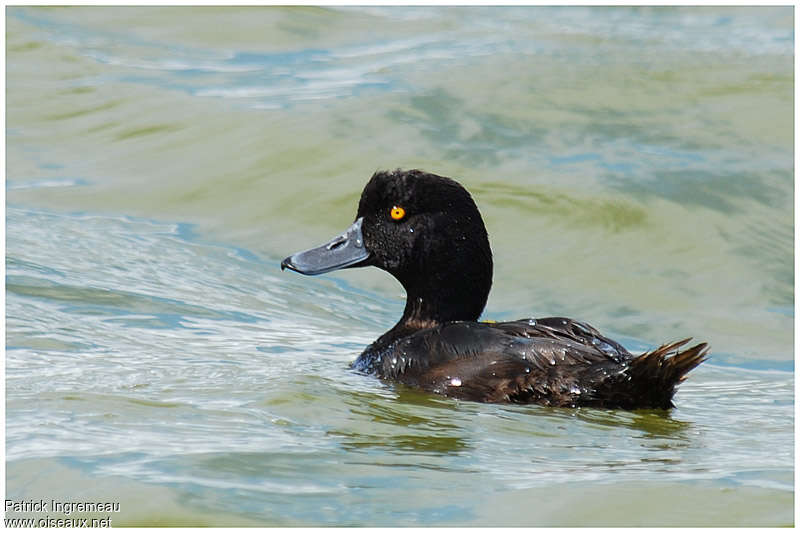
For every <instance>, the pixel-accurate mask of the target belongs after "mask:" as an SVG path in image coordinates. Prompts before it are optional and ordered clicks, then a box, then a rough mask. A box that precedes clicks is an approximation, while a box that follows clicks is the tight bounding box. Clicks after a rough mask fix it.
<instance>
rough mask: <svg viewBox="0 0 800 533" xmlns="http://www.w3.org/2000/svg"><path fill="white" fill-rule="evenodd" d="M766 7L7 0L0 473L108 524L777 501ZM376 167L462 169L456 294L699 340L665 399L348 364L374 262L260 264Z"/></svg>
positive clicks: (775, 139)
mask: <svg viewBox="0 0 800 533" xmlns="http://www.w3.org/2000/svg"><path fill="white" fill-rule="evenodd" d="M792 17H793V11H792V8H790V7H784V8H769V9H767V8H735V9H732V8H717V7H714V8H675V9H660V8H659V9H655V8H653V9H633V8H618V9H605V8H543V7H537V8H503V9H501V8H448V9H443V8H427V7H415V8H377V7H369V8H355V7H353V8H294V9H291V8H276V7H268V8H242V9H238V8H101V7H87V8H55V9H41V8H30V7H26V8H9V9H8V11H7V16H6V25H7V74H6V76H7V130H6V135H7V148H6V149H7V176H6V178H7V182H6V195H7V202H8V205H7V209H6V238H7V243H6V469H7V470H6V471H7V479H6V487H7V494H8V495H7V497H9V498H16V499H22V498H25V499H38V498H45V499H55V500H58V501H86V500H99V501H117V502H120V504H121V505H120V507H121V511H120V512H119V513H116V514H114V516H113V517H112V518H113V520H114V522H113V525H340V526H347V525H440V526H452V525H528V526H539V525H556V526H558V525H650V526H658V525H717V526H721V525H790V524H793V523H794V514H793V499H794V482H793V478H794V463H793V457H794V442H793V435H794V392H793V391H794V374H793V370H794V364H793V349H792V347H793V320H794V272H793V266H792V257H793V251H794V250H793V233H794V227H793V215H794V212H793V204H792V197H793V193H794V183H793V179H794V175H793V164H794V160H793V124H792V116H793V113H792V109H793V104H792V95H793V67H792V65H793V46H794V34H793V20H792ZM393 167H405V168H411V167H419V168H424V169H427V170H430V171H433V172H437V173H440V174H445V175H450V176H454V177H457V178H459V179H460V181H462V182H463V183H464V184H465V185H466V186H467V187H468V188H469V189H470V191H471V192H472V193H473V195H474V197H475V199H476V202H477V204H478V206H479V208H480V209H481V211H482V213H483V214H484V218H485V220H486V223H487V227H488V230H489V233H490V239H491V242H492V247H493V251H494V256H495V264H496V269H495V275H494V288H493V291H492V295H491V297H490V300H489V305H488V307H487V310H486V313H485V314H484V316H485V318H488V319H496V320H504V319H516V318H520V317H527V316H548V315H567V316H574V317H576V318H580V319H583V320H586V321H588V322H590V323H591V324H593V325H594V326H596V327H598V328H599V329H601V331H604V332H605V333H607V334H609V335H611V336H613V337H614V338H617V339H618V340H620V341H622V342H623V343H624V344H625V345H626V346H628V347H629V348H630V349H631V350H637V351H638V350H645V349H648V348H651V347H653V346H655V345H657V344H659V343H661V342H663V341H668V340H674V339H677V338H683V337H685V336H690V335H691V336H694V337H695V338H697V339H700V340H705V341H708V342H710V344H711V346H712V351H713V355H712V359H711V360H710V361H709V362H707V363H705V364H703V365H702V366H701V367H699V368H698V369H697V370H695V371H694V372H693V373H692V375H691V378H690V379H689V380H688V381H687V382H686V383H684V384H683V385H682V386H681V388H680V390H679V392H678V394H677V396H676V403H677V406H678V407H677V408H676V409H675V410H673V411H671V412H670V413H668V414H665V413H661V412H649V411H640V412H623V411H604V410H593V409H579V410H569V409H550V408H543V407H539V406H498V405H482V404H475V403H469V402H456V401H451V400H448V399H445V398H439V397H433V396H430V395H426V394H422V393H419V392H417V391H413V390H409V389H405V388H402V387H398V386H394V385H391V384H386V383H382V382H380V381H378V380H375V379H374V378H371V377H369V376H361V375H358V374H354V373H353V372H351V371H350V370H349V369H348V363H349V362H350V361H352V360H353V359H354V358H355V357H356V356H357V354H358V353H359V352H360V351H361V349H362V348H363V347H364V346H365V345H366V344H368V343H369V342H371V341H372V340H374V339H375V338H376V337H377V336H378V335H379V334H380V333H382V332H383V331H385V330H386V329H388V328H389V327H391V325H393V323H394V321H395V320H396V319H397V317H398V316H399V315H400V313H401V312H402V308H403V298H404V295H403V294H402V289H401V288H400V286H399V285H398V284H397V283H396V282H394V281H393V280H391V279H390V278H389V277H388V276H386V275H385V274H382V273H380V272H373V271H370V270H355V271H347V272H337V273H332V274H328V275H326V276H321V277H318V278H305V277H301V276H298V275H296V274H294V273H288V272H283V273H282V272H280V270H279V262H280V259H281V258H283V257H285V256H286V255H288V254H289V253H291V252H294V251H296V250H299V249H303V248H305V247H308V246H311V245H316V244H319V243H321V242H324V241H325V240H327V239H329V238H331V237H333V236H334V235H336V234H338V233H340V232H341V231H343V230H344V229H346V228H347V227H348V225H349V224H350V223H351V222H352V218H353V214H354V212H355V208H356V202H357V199H358V195H359V194H360V190H361V187H363V184H364V183H365V182H366V180H367V179H368V177H369V176H370V174H371V173H372V172H373V171H374V170H375V169H377V168H393ZM609 491H613V492H612V493H613V495H614V496H613V498H609Z"/></svg>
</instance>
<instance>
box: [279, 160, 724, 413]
mask: <svg viewBox="0 0 800 533" xmlns="http://www.w3.org/2000/svg"><path fill="white" fill-rule="evenodd" d="M368 265H373V266H377V267H378V268H381V269H383V270H386V271H387V272H389V273H390V274H392V275H393V276H394V277H395V278H397V279H398V280H399V281H400V283H402V285H403V287H404V288H405V289H406V293H407V300H406V307H405V310H404V312H403V316H402V318H401V319H400V321H399V322H398V323H397V324H396V325H395V326H394V327H393V328H392V329H390V330H389V331H388V332H386V333H384V334H383V335H381V337H380V338H378V340H376V341H375V342H373V343H372V344H371V345H370V346H368V347H367V348H366V349H365V350H364V352H363V353H362V354H361V355H360V356H359V357H358V359H357V360H356V361H355V362H354V363H353V367H354V368H356V369H358V370H360V371H363V372H368V373H373V374H375V375H377V376H379V377H381V378H384V379H388V380H392V381H397V382H400V383H404V384H406V385H410V386H412V387H418V388H421V389H424V390H427V391H431V392H435V393H437V394H443V395H445V396H449V397H453V398H460V399H464V400H475V401H482V402H513V403H538V404H543V405H553V406H566V407H578V406H596V407H612V408H622V409H637V408H656V409H667V408H670V407H672V406H673V404H672V396H673V394H674V393H675V387H676V386H677V385H678V384H679V383H680V382H682V381H683V380H684V379H686V375H687V373H688V372H689V371H690V370H692V369H693V368H694V367H696V366H697V365H699V364H700V363H701V362H703V360H704V359H705V357H706V355H707V353H708V347H707V345H706V344H705V343H701V344H697V345H695V346H692V347H691V348H687V349H685V350H683V351H680V350H679V349H680V348H682V347H683V346H684V345H686V344H687V343H688V342H689V339H685V340H682V341H678V342H674V343H671V344H665V345H663V346H661V347H659V348H657V349H655V350H652V351H649V352H646V353H644V354H642V355H640V356H636V357H635V356H633V355H631V353H630V352H628V351H627V350H626V349H625V348H623V347H622V346H621V345H620V344H618V343H617V342H615V341H613V340H611V339H609V338H607V337H604V336H603V335H601V334H600V332H598V331H597V330H596V329H594V328H593V327H591V326H589V325H588V324H584V323H582V322H578V321H576V320H572V319H569V318H559V317H550V318H540V319H524V320H517V321H514V322H501V323H485V322H477V320H478V317H479V316H480V314H481V312H482V311H483V308H484V306H485V305H486V299H487V297H488V295H489V289H490V288H491V285H492V253H491V249H490V247H489V240H488V237H487V235H486V228H485V227H484V224H483V220H482V219H481V216H480V213H479V212H478V208H477V207H476V206H475V202H474V201H473V200H472V197H471V196H470V195H469V193H468V192H467V191H466V190H465V189H464V188H463V187H462V186H461V185H459V184H458V183H457V182H455V181H453V180H451V179H449V178H444V177H441V176H436V175H434V174H429V173H426V172H422V171H419V170H409V171H401V170H396V171H394V172H377V173H375V174H374V175H373V176H372V179H370V181H369V182H368V183H367V185H366V186H365V187H364V191H363V193H362V194H361V200H360V202H359V205H358V214H357V215H356V221H355V223H354V224H353V225H352V226H351V227H350V228H349V229H348V230H347V231H346V232H345V233H344V234H342V235H341V236H339V237H336V238H335V239H333V240H332V241H330V242H329V243H327V244H325V245H322V246H320V247H318V248H313V249H311V250H306V251H305V252H300V253H297V254H295V255H293V256H291V257H287V258H286V259H284V260H283V262H282V263H281V268H290V269H292V270H295V271H297V272H300V273H303V274H321V273H323V272H329V271H331V270H335V269H337V268H350V267H361V266H368Z"/></svg>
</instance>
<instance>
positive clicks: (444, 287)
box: [281, 170, 492, 325]
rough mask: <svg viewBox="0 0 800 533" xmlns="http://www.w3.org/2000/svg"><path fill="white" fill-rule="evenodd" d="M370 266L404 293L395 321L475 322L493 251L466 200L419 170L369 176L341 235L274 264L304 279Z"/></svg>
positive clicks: (449, 183)
mask: <svg viewBox="0 0 800 533" xmlns="http://www.w3.org/2000/svg"><path fill="white" fill-rule="evenodd" d="M370 265H372V266H376V267H378V268H380V269H383V270H385V271H387V272H389V273H390V274H392V275H393V276H394V277H395V278H397V280H398V281H400V283H401V284H402V285H403V287H404V288H405V289H406V292H407V294H408V300H407V303H406V309H405V313H404V314H403V320H401V323H403V321H405V322H406V323H409V324H410V323H414V322H416V323H420V324H425V325H430V324H431V323H440V322H448V321H453V320H477V319H478V317H479V316H480V314H481V311H483V307H484V305H486V298H487V297H488V295H489V289H490V288H491V284H492V252H491V249H490V248H489V239H488V237H487V235H486V228H485V226H484V224H483V220H482V219H481V215H480V213H479V212H478V208H477V207H476V206H475V202H474V201H473V200H472V197H471V196H470V195H469V193H468V192H467V191H466V189H464V188H463V187H462V186H461V185H459V184H458V183H457V182H455V181H453V180H451V179H449V178H445V177H442V176H436V175H434V174H429V173H426V172H422V171H420V170H407V171H403V170H395V171H391V172H376V173H375V174H374V175H373V176H372V178H371V179H370V180H369V182H368V183H367V185H366V186H365V187H364V191H363V192H362V193H361V200H360V201H359V204H358V214H357V215H356V220H355V222H354V223H353V225H352V226H350V227H349V228H348V229H347V231H345V232H344V233H342V234H341V235H339V236H337V237H335V238H334V239H333V240H331V241H330V242H328V243H326V244H323V245H322V246H319V247H316V248H312V249H310V250H306V251H304V252H299V253H296V254H294V255H292V256H290V257H287V258H286V259H284V260H283V261H282V262H281V268H289V269H291V270H294V271H296V272H300V273H301V274H309V275H314V274H322V273H324V272H330V271H332V270H337V269H340V268H352V267H361V266H370Z"/></svg>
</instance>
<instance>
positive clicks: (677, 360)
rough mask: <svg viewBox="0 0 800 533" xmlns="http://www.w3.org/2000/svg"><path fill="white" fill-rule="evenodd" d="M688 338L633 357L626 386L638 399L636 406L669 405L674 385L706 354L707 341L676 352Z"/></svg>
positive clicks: (700, 361) (657, 407)
mask: <svg viewBox="0 0 800 533" xmlns="http://www.w3.org/2000/svg"><path fill="white" fill-rule="evenodd" d="M691 340H692V339H691V338H689V339H683V340H680V341H676V342H673V343H670V344H664V345H662V346H659V347H658V348H656V349H655V350H651V351H649V352H645V353H643V354H642V355H640V356H638V357H635V358H634V359H633V360H631V362H630V363H629V366H628V370H627V372H626V374H627V375H628V376H629V378H630V379H629V383H630V386H631V387H633V388H635V389H636V390H637V392H638V396H639V398H640V399H641V402H642V405H640V406H639V407H650V408H656V409H668V408H670V407H673V404H672V396H673V395H674V394H675V387H676V386H677V385H678V384H680V383H682V382H683V381H684V380H686V378H687V377H688V373H689V372H690V371H691V370H692V369H694V368H695V367H696V366H697V365H699V364H700V363H702V362H703V361H705V360H706V358H707V357H708V353H709V350H708V344H706V343H705V342H701V343H700V344H696V345H694V346H692V347H691V348H687V349H685V350H683V351H680V350H679V348H681V347H682V346H684V345H686V344H687V343H688V342H689V341H691Z"/></svg>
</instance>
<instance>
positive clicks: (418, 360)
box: [354, 317, 705, 409]
mask: <svg viewBox="0 0 800 533" xmlns="http://www.w3.org/2000/svg"><path fill="white" fill-rule="evenodd" d="M687 341H688V340H687ZM687 341H681V342H680V343H674V344H672V345H667V346H662V347H660V348H658V349H656V350H653V351H651V352H647V353H645V354H643V355H641V356H639V357H634V356H633V355H631V354H630V352H628V351H627V350H626V349H625V348H623V347H622V346H621V345H620V344H618V343H616V342H615V341H613V340H611V339H609V338H607V337H605V336H603V335H601V334H600V333H599V332H598V331H597V330H596V329H594V328H592V327H591V326H589V325H587V324H584V323H582V322H578V321H575V320H571V319H568V318H561V317H551V318H542V319H526V320H517V321H513V322H500V323H485V322H450V323H446V324H441V325H438V326H436V327H432V328H427V329H422V330H420V331H417V332H415V333H413V334H410V335H407V336H404V337H402V338H399V339H396V340H394V341H392V342H390V343H387V344H384V345H383V346H381V345H380V343H376V344H373V345H372V346H370V347H369V348H367V350H365V352H364V353H363V354H361V356H360V357H359V359H358V360H357V361H356V363H355V364H354V366H355V367H356V368H358V369H361V370H365V371H371V372H374V373H376V374H378V375H379V376H380V377H382V378H385V379H389V380H393V381H398V382H401V383H404V384H407V385H410V386H413V387H419V388H422V389H425V390H428V391H431V392H435V393H438V394H443V395H446V396H449V397H453V398H459V399H464V400H475V401H483V402H513V403H538V404H543V405H552V406H564V407H576V406H601V407H621V408H626V409H632V408H669V407H671V406H672V402H671V399H672V395H673V394H674V392H675V385H677V384H678V383H679V382H680V381H682V380H683V377H684V376H685V374H686V373H687V372H688V371H689V370H691V369H692V368H694V367H695V366H697V365H698V364H700V362H702V360H703V356H704V354H705V345H703V344H701V345H697V346H694V347H692V348H690V349H688V350H686V351H683V352H680V353H678V352H677V348H678V347H679V346H682V345H683V344H685V343H686V342H687ZM671 354H672V355H673V357H668V356H669V355H671Z"/></svg>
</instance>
